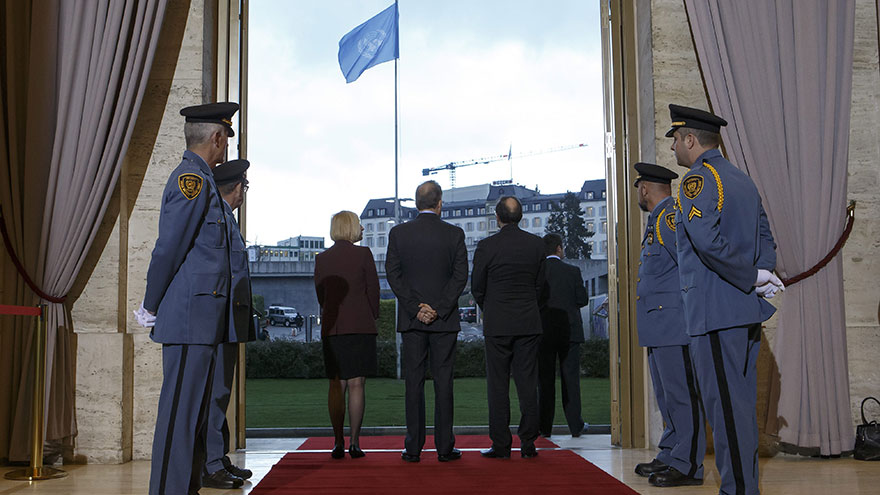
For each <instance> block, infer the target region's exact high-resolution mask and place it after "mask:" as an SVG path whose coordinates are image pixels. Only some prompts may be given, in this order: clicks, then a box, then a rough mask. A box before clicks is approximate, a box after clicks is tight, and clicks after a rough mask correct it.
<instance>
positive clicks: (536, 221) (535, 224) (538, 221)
mask: <svg viewBox="0 0 880 495" xmlns="http://www.w3.org/2000/svg"><path fill="white" fill-rule="evenodd" d="M540 226H541V217H535V218H533V219H532V227H540Z"/></svg>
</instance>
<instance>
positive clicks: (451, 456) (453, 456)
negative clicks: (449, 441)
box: [437, 449, 461, 462]
mask: <svg viewBox="0 0 880 495" xmlns="http://www.w3.org/2000/svg"><path fill="white" fill-rule="evenodd" d="M458 459H461V451H460V450H458V449H452V450H451V451H450V452H449V453H448V454H437V460H438V461H440V462H449V461H455V460H458Z"/></svg>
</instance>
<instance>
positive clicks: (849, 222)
mask: <svg viewBox="0 0 880 495" xmlns="http://www.w3.org/2000/svg"><path fill="white" fill-rule="evenodd" d="M855 212H856V202H855V201H850V202H849V205H848V206H847V207H846V216H847V219H846V227H844V229H843V233H842V234H840V239H838V240H837V244H835V245H834V247H833V248H831V251H830V252H829V253H828V254H826V255H825V257H824V258H822V259H821V260H820V261H819V262H818V263H816V264H815V265H813V268H810V269H809V270H807V271H805V272H803V273H800V274H798V275H795V276H794V277H791V278H786V279H782V283H783V284H785V286H786V287H789V286H791V285H793V284H796V283H798V282H800V281H801V280H804V279H806V278H810V277H812V276H813V275H815V274H816V273H818V272H819V270H821V269H823V268H825V265H827V264H828V263H829V262H830V261H831V260H833V259H834V257H835V256H837V253H839V252H840V250H841V249H843V245H844V244H846V240H847V239H849V233H850V232H852V228H853V222H854V221H855V218H856V213H855Z"/></svg>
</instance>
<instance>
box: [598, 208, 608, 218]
mask: <svg viewBox="0 0 880 495" xmlns="http://www.w3.org/2000/svg"><path fill="white" fill-rule="evenodd" d="M606 210H607V208H606V207H605V206H600V207H599V216H600V217H604V216H606V215H605V212H606Z"/></svg>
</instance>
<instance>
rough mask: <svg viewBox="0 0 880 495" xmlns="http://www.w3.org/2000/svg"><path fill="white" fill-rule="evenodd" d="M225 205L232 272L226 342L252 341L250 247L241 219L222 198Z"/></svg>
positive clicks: (254, 333)
mask: <svg viewBox="0 0 880 495" xmlns="http://www.w3.org/2000/svg"><path fill="white" fill-rule="evenodd" d="M223 209H224V211H225V212H226V225H227V226H228V227H229V228H228V229H227V230H228V233H229V248H230V253H229V272H230V273H231V274H232V277H231V279H230V283H229V286H230V291H229V294H230V300H231V302H232V304H230V308H229V334H228V337H227V339H226V341H227V342H250V341H252V340H256V338H257V329H256V326H255V325H254V318H253V312H254V311H253V309H252V308H251V304H252V301H253V299H252V298H251V274H250V269H249V268H248V257H247V248H246V247H245V245H244V238H243V237H242V236H241V231H240V230H239V228H238V222H237V221H236V220H235V215H234V214H233V213H232V208H230V207H229V204H227V203H226V201H223Z"/></svg>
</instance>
